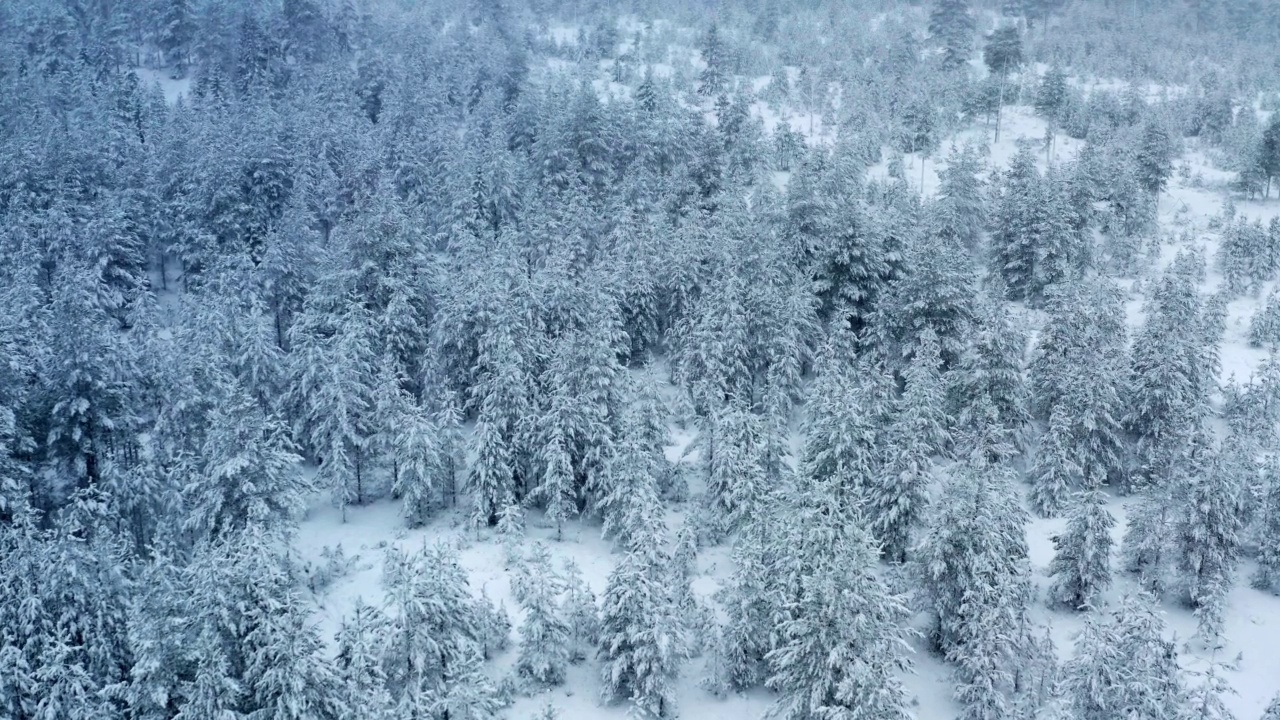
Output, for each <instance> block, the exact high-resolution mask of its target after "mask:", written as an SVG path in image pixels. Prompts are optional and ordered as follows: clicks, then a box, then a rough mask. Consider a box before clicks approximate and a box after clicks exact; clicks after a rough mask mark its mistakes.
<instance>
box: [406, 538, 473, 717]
mask: <svg viewBox="0 0 1280 720" xmlns="http://www.w3.org/2000/svg"><path fill="white" fill-rule="evenodd" d="M383 573H384V577H383V585H384V586H385V588H386V597H387V600H386V602H387V606H388V609H389V610H390V612H389V613H388V614H389V615H390V618H391V619H390V622H389V624H388V627H387V631H386V632H385V633H384V637H385V642H386V649H385V652H384V655H383V663H382V667H383V672H385V673H386V677H387V688H388V690H390V692H391V696H392V700H393V702H394V703H395V708H396V710H395V712H396V713H397V716H399V717H429V716H430V714H431V713H434V712H435V708H436V707H437V706H438V705H439V704H443V703H446V702H448V701H449V700H448V699H449V698H450V694H451V692H452V690H453V685H455V684H459V683H475V682H476V680H477V678H476V677H475V676H474V675H473V674H472V673H471V672H470V671H469V670H468V668H470V666H471V663H472V662H473V661H474V660H475V659H476V658H479V657H481V656H482V652H483V647H484V642H485V615H486V614H487V613H488V612H489V611H488V609H487V608H485V607H484V606H483V605H481V602H480V601H478V600H477V599H475V598H474V597H473V596H472V595H471V591H470V590H469V588H468V583H467V575H466V572H465V571H464V570H463V569H462V568H461V567H460V566H459V565H458V561H457V557H456V555H454V554H453V553H451V552H449V551H448V550H446V549H445V548H443V547H438V546H437V547H424V548H423V549H422V550H420V551H419V552H418V553H416V554H415V555H412V556H406V555H404V554H402V553H400V552H399V551H397V550H391V551H389V552H388V554H387V557H386V560H385V562H384V565H383ZM485 686H487V683H486V684H485V685H475V686H473V688H472V689H473V690H475V691H483V689H484V687H485Z"/></svg>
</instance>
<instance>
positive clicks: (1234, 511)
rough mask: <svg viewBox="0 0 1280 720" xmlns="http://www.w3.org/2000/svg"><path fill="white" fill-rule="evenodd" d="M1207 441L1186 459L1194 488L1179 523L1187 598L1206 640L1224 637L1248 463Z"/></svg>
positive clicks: (1178, 543)
mask: <svg viewBox="0 0 1280 720" xmlns="http://www.w3.org/2000/svg"><path fill="white" fill-rule="evenodd" d="M1209 442H1211V441H1209V440H1207V439H1206V440H1200V441H1199V442H1197V443H1196V445H1199V446H1201V447H1197V448H1194V449H1193V450H1192V451H1191V453H1190V457H1188V460H1187V462H1189V464H1190V467H1189V468H1188V472H1187V474H1186V476H1185V480H1186V482H1187V483H1188V484H1189V486H1190V487H1188V488H1187V489H1186V490H1185V491H1184V492H1183V493H1182V507H1181V510H1180V512H1179V516H1178V518H1177V520H1176V522H1175V528H1176V540H1175V542H1176V546H1177V550H1178V563H1177V567H1178V574H1179V577H1180V578H1181V579H1182V581H1183V583H1184V585H1183V592H1184V593H1185V594H1184V598H1185V599H1186V601H1187V602H1188V603H1189V604H1190V605H1191V607H1193V608H1195V609H1196V617H1197V620H1198V621H1199V631H1200V634H1201V635H1202V636H1203V637H1204V639H1205V640H1210V639H1214V638H1217V636H1218V635H1219V634H1221V632H1222V623H1223V618H1224V615H1225V612H1226V602H1227V593H1228V592H1230V590H1231V584H1232V581H1233V579H1234V578H1233V576H1234V573H1235V567H1236V564H1237V563H1238V562H1239V556H1240V543H1241V540H1240V533H1241V530H1242V528H1241V517H1242V515H1243V503H1244V493H1245V488H1244V477H1243V472H1244V468H1243V467H1242V463H1243V461H1244V459H1243V458H1241V457H1239V454H1238V453H1235V452H1232V448H1230V447H1229V446H1228V447H1224V448H1222V449H1220V450H1218V451H1217V452H1216V453H1215V452H1214V450H1213V449H1212V448H1211V447H1209V446H1208V443H1209ZM1249 462H1252V459H1249Z"/></svg>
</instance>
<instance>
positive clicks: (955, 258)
mask: <svg viewBox="0 0 1280 720" xmlns="http://www.w3.org/2000/svg"><path fill="white" fill-rule="evenodd" d="M926 220H927V221H928V222H927V223H926V227H925V229H924V231H923V233H922V235H921V236H920V237H919V238H918V239H917V241H916V242H914V243H911V244H908V245H907V246H906V247H905V248H904V250H903V269H902V272H901V274H900V275H899V276H898V277H897V278H896V279H894V280H893V282H892V283H890V285H889V290H888V292H887V295H886V297H885V298H884V301H883V302H882V303H881V304H880V305H879V307H878V308H877V310H876V313H875V317H874V319H873V323H872V329H871V333H872V334H873V335H874V336H876V340H877V342H878V344H879V345H881V346H883V347H885V348H886V349H887V354H888V356H889V358H890V359H891V362H892V364H893V365H894V367H895V368H901V367H902V366H903V365H905V364H906V363H907V362H909V361H910V359H911V358H912V357H913V356H914V355H915V353H916V351H917V347H918V345H919V343H920V334H921V333H922V332H923V331H924V330H925V329H926V328H928V329H931V330H933V332H934V335H935V336H936V337H937V339H938V345H939V347H940V348H941V351H942V364H943V368H944V369H950V368H953V367H954V366H955V365H956V364H957V363H958V362H959V360H960V356H961V355H962V354H963V353H964V350H965V347H966V346H967V343H968V340H969V337H970V336H971V334H972V331H973V326H974V325H975V318H976V314H977V308H976V306H975V302H974V297H975V295H976V294H977V275H976V269H975V268H974V266H973V263H972V262H971V261H970V260H969V258H968V252H967V251H966V250H965V248H964V246H963V242H962V238H960V237H959V236H958V234H957V229H956V228H954V227H952V226H951V225H949V224H948V222H947V219H946V218H945V217H943V216H941V215H939V214H936V212H935V213H931V214H930V216H929V217H928V218H926Z"/></svg>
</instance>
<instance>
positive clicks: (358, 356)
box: [291, 293, 377, 518]
mask: <svg viewBox="0 0 1280 720" xmlns="http://www.w3.org/2000/svg"><path fill="white" fill-rule="evenodd" d="M318 296H319V297H318ZM312 298H315V299H314V300H312V301H310V302H309V303H308V304H307V305H305V306H304V308H303V313H302V316H301V317H299V318H298V321H297V323H296V324H295V325H294V326H293V328H292V330H291V333H292V338H291V342H292V344H293V347H294V352H293V354H292V357H293V358H294V367H295V388H294V393H295V395H296V397H297V398H298V399H299V402H298V404H299V405H300V406H301V409H302V411H303V413H304V417H303V418H302V422H303V423H304V427H306V428H307V430H308V432H307V442H308V443H309V444H310V447H311V449H312V451H313V452H315V453H316V454H317V455H318V456H319V458H320V471H319V473H318V474H317V479H318V481H319V482H320V483H321V484H323V485H325V486H327V487H329V488H330V490H331V491H332V493H333V499H334V502H335V503H336V504H337V505H338V506H339V507H340V508H342V511H343V517H344V518H345V517H346V507H347V506H348V505H349V504H351V503H355V504H360V503H363V502H364V501H365V499H366V494H367V493H368V492H369V491H370V490H372V488H371V487H366V482H367V481H368V480H369V479H370V475H371V472H370V471H371V469H372V465H373V458H372V457H370V449H371V442H372V439H373V436H374V428H373V426H372V420H373V413H374V398H373V394H374V388H375V385H376V375H375V370H374V365H375V360H376V357H377V355H376V352H377V346H376V338H375V337H374V335H373V333H374V331H375V329H376V328H375V327H374V324H373V318H372V316H371V315H370V313H369V311H368V309H367V308H366V307H365V306H364V305H363V303H362V302H361V301H360V300H359V299H357V298H356V297H355V295H354V294H352V293H347V294H345V295H340V296H338V297H333V298H328V299H325V298H323V297H322V294H320V293H318V294H317V295H313V296H312Z"/></svg>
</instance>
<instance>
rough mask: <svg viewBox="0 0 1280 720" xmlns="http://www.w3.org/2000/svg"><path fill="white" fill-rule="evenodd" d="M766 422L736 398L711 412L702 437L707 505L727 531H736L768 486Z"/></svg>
mask: <svg viewBox="0 0 1280 720" xmlns="http://www.w3.org/2000/svg"><path fill="white" fill-rule="evenodd" d="M762 425H763V422H762V419H761V418H760V416H759V415H757V414H755V413H754V412H753V411H752V410H751V408H749V407H747V406H746V403H745V402H743V401H742V400H740V399H738V398H737V397H733V398H731V399H730V400H729V402H727V403H725V404H724V405H721V406H718V407H716V408H714V409H713V410H712V411H711V414H710V417H708V418H707V419H706V429H705V431H704V432H705V435H704V436H702V437H701V438H700V440H702V446H703V450H704V452H703V457H704V459H705V462H706V465H707V492H706V495H705V499H706V502H707V503H708V505H709V506H710V509H711V513H712V517H713V518H714V519H715V520H716V521H717V522H718V523H720V525H721V527H722V528H724V530H725V531H728V530H730V529H732V525H733V524H734V520H735V519H737V518H738V517H739V516H740V515H741V513H742V510H743V507H744V506H745V505H747V504H748V501H749V499H750V498H751V497H752V496H754V495H757V494H759V493H760V492H761V491H762V490H761V488H762V486H763V483H764V473H765V470H764V467H763V465H762V459H763V458H762V455H763V450H764V448H763V446H762V443H763V437H762V435H763V432H764V429H763V427H762Z"/></svg>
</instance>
